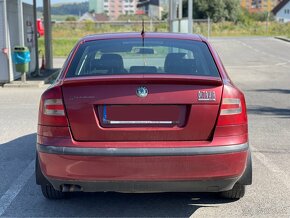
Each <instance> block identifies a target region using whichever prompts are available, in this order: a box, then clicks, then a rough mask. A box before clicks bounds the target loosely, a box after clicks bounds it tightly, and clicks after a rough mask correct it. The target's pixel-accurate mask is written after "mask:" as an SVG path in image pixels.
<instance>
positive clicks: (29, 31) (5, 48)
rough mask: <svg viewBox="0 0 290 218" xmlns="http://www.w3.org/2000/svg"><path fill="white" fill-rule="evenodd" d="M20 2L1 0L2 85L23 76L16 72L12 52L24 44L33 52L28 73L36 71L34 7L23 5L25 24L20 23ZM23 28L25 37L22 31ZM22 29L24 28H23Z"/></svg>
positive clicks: (0, 44)
mask: <svg viewBox="0 0 290 218" xmlns="http://www.w3.org/2000/svg"><path fill="white" fill-rule="evenodd" d="M18 4H19V2H18V0H9V1H6V0H0V66H1V67H0V84H2V83H7V82H11V81H13V80H16V79H18V78H19V77H20V76H21V74H20V73H18V72H16V70H15V66H14V64H13V63H12V52H13V48H14V47H15V46H18V45H20V44H22V43H23V44H24V45H25V46H26V47H28V49H29V50H30V52H31V62H30V64H29V69H30V70H29V71H30V72H28V73H31V72H34V71H35V70H36V58H35V57H36V53H35V43H36V40H35V37H34V32H35V31H36V28H35V26H34V20H33V8H32V5H30V4H26V3H23V4H22V9H23V23H22V24H21V23H20V21H19V16H18V15H19V14H20V13H21V12H20V11H21V10H20V9H19V7H18ZM20 26H22V27H23V32H22V33H23V35H22V33H21V31H20V28H19V27H20ZM21 29H22V28H21Z"/></svg>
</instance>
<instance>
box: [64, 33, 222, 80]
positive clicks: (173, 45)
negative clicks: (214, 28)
mask: <svg viewBox="0 0 290 218" xmlns="http://www.w3.org/2000/svg"><path fill="white" fill-rule="evenodd" d="M122 74H176V75H196V76H211V77H219V72H218V69H217V67H216V65H215V62H214V60H213V57H212V55H211V53H210V51H209V48H208V47H207V45H206V44H205V43H203V42H199V41H192V40H178V39H159V38H145V39H144V41H143V40H142V38H138V39H137V38H133V39H132V38H131V39H108V40H96V41H91V42H85V43H84V44H82V45H81V46H80V47H79V49H78V51H77V52H76V55H75V57H74V60H73V61H72V63H71V66H70V68H69V70H68V73H67V76H66V77H82V76H104V75H122Z"/></svg>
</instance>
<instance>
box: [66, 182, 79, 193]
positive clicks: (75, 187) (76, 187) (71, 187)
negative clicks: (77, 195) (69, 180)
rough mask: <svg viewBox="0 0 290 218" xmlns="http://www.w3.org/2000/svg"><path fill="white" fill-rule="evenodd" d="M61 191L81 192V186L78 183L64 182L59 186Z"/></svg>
mask: <svg viewBox="0 0 290 218" xmlns="http://www.w3.org/2000/svg"><path fill="white" fill-rule="evenodd" d="M61 191H62V192H81V191H82V187H81V186H79V185H72V184H64V185H62V186H61Z"/></svg>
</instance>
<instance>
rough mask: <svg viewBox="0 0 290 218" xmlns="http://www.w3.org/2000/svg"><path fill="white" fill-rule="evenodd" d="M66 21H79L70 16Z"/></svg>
mask: <svg viewBox="0 0 290 218" xmlns="http://www.w3.org/2000/svg"><path fill="white" fill-rule="evenodd" d="M65 21H77V19H76V18H75V17H74V16H68V17H66V18H65Z"/></svg>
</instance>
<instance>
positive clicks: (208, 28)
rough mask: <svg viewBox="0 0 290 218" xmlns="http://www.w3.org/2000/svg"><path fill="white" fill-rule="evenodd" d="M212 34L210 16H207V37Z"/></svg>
mask: <svg viewBox="0 0 290 218" xmlns="http://www.w3.org/2000/svg"><path fill="white" fill-rule="evenodd" d="M209 36H210V18H209V17H208V18H207V39H209Z"/></svg>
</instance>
